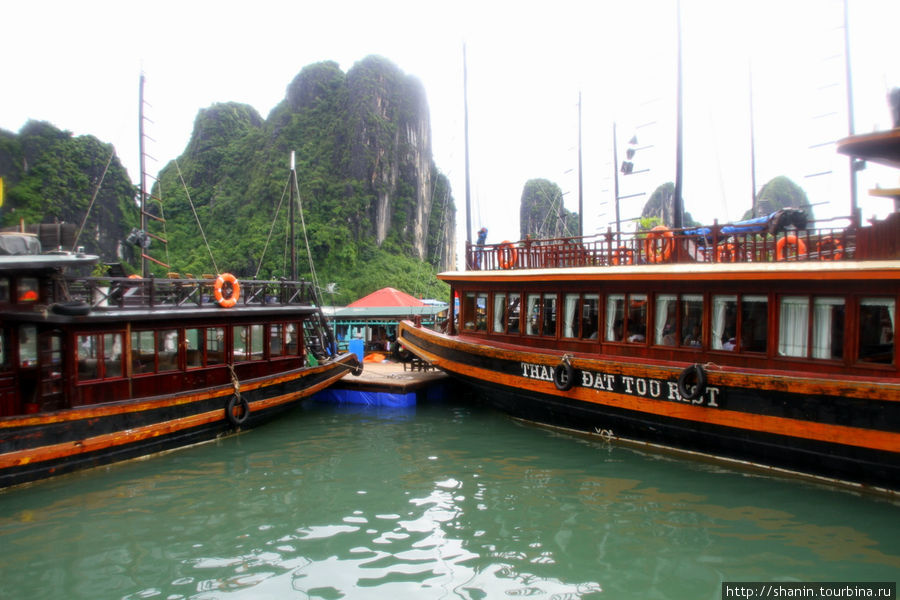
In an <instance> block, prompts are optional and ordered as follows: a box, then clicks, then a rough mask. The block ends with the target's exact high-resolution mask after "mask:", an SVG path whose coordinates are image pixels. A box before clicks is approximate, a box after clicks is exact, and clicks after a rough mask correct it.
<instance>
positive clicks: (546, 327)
mask: <svg viewBox="0 0 900 600" xmlns="http://www.w3.org/2000/svg"><path fill="white" fill-rule="evenodd" d="M541 335H550V336H556V294H544V297H543V327H542V328H541Z"/></svg>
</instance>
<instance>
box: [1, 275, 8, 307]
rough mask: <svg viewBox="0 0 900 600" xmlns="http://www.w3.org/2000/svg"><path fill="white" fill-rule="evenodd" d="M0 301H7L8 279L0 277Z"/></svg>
mask: <svg viewBox="0 0 900 600" xmlns="http://www.w3.org/2000/svg"><path fill="white" fill-rule="evenodd" d="M0 302H2V303H4V304H6V303H8V302H9V279H8V278H7V277H0Z"/></svg>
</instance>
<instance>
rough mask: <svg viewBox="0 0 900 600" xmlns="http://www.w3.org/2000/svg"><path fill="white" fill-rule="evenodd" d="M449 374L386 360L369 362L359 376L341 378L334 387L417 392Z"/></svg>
mask: <svg viewBox="0 0 900 600" xmlns="http://www.w3.org/2000/svg"><path fill="white" fill-rule="evenodd" d="M447 377H448V376H447V374H446V373H444V372H443V371H437V370H433V369H432V370H427V371H422V370H411V368H410V364H407V363H398V362H393V361H385V362H380V363H374V362H367V363H365V365H364V366H363V372H362V375H360V376H359V377H353V376H348V377H344V378H343V379H341V380H339V381H338V382H336V383H335V384H334V386H333V387H335V388H337V389H346V390H362V391H369V392H388V393H392V394H405V393H408V392H415V391H418V390H420V389H423V388H425V387H428V386H429V385H431V384H434V383H437V382H440V381H444V380H445V379H447Z"/></svg>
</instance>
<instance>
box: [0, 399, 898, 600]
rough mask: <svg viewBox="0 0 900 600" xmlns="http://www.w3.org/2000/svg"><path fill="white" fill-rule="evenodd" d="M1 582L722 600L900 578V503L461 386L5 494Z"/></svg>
mask: <svg viewBox="0 0 900 600" xmlns="http://www.w3.org/2000/svg"><path fill="white" fill-rule="evenodd" d="M0 536H2V537H0V598H4V599H18V598H28V599H33V598H67V599H77V598H91V599H105V598H127V599H137V598H161V599H181V598H198V599H199V598H202V599H209V598H240V599H249V598H253V599H258V598H279V599H280V598H321V599H326V600H330V599H336V598H353V599H355V598H364V599H366V598H373V599H374V598H378V599H383V598H389V599H391V600H400V599H404V598H417V599H418V598H465V599H473V600H475V599H481V598H488V599H491V598H507V597H519V596H527V597H534V598H557V599H563V598H567V599H569V598H614V599H619V598H641V599H691V600H694V599H704V598H709V599H719V598H720V583H721V582H722V581H760V580H767V581H769V580H782V581H895V580H896V579H897V578H898V577H897V576H898V573H900V505H898V503H896V502H891V501H888V500H886V499H883V498H879V497H872V496H860V495H856V494H854V493H850V492H846V491H842V490H836V489H833V488H828V487H823V486H819V485H815V484H811V483H806V482H801V481H796V480H791V479H784V478H777V477H768V476H761V475H756V474H749V473H747V472H741V471H736V470H730V469H727V468H723V467H721V466H716V465H710V464H705V463H700V462H694V461H690V460H683V459H675V458H672V457H668V456H664V455H658V454H649V453H644V452H640V451H637V450H634V449H631V448H626V447H622V446H615V445H611V444H608V443H606V442H603V441H600V440H597V441H594V440H585V439H583V438H579V437H574V436H569V435H566V434H561V433H558V432H553V431H548V430H544V429H540V428H536V427H533V426H529V425H525V424H522V423H518V422H515V421H512V420H510V419H508V418H506V417H505V416H503V415H499V414H497V413H494V412H491V411H488V410H485V409H482V408H479V407H475V406H471V405H467V404H457V403H454V402H440V403H425V404H420V405H419V406H418V407H416V408H412V409H383V408H364V409H362V408H360V409H357V408H342V407H334V406H328V405H321V404H310V405H307V406H305V407H303V408H300V409H298V410H296V411H294V412H292V413H291V414H289V415H288V416H286V417H285V418H283V419H282V420H280V421H278V422H274V423H270V424H269V425H266V426H264V427H262V428H259V429H256V430H253V431H251V432H247V433H244V434H242V435H239V436H233V437H230V438H227V439H224V440H219V441H217V442H215V443H209V444H204V445H200V446H196V447H193V448H188V449H184V450H180V451H178V452H174V453H170V454H167V455H163V456H157V457H153V458H151V459H148V460H141V461H134V462H130V463H126V464H121V465H115V466H113V467H110V468H106V469H100V470H93V471H90V472H85V473H79V474H74V475H71V476H65V477H61V478H58V479H55V480H50V481H46V482H42V483H40V484H38V485H33V486H30V487H24V488H20V489H13V490H8V491H6V492H0Z"/></svg>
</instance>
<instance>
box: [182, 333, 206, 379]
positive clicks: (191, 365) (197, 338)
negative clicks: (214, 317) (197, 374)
mask: <svg viewBox="0 0 900 600" xmlns="http://www.w3.org/2000/svg"><path fill="white" fill-rule="evenodd" d="M205 339H206V338H204V336H203V330H202V329H194V328H190V329H185V330H184V348H185V362H184V364H185V366H186V367H187V368H188V369H196V368H197V367H202V366H203V342H204V340H205Z"/></svg>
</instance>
